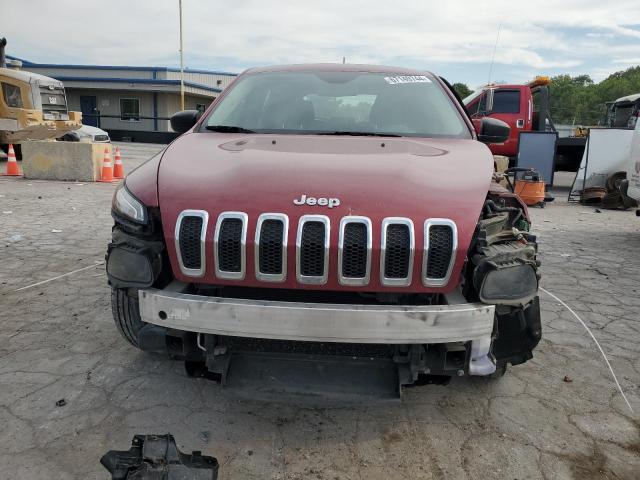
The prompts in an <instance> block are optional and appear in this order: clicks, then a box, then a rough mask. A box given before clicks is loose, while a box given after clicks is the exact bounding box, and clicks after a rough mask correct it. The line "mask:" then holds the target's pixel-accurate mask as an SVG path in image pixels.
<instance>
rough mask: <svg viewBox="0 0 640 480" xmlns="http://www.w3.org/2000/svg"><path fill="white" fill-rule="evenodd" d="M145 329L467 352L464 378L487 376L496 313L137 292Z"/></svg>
mask: <svg viewBox="0 0 640 480" xmlns="http://www.w3.org/2000/svg"><path fill="white" fill-rule="evenodd" d="M139 303H140V316H141V319H142V320H143V321H144V322H147V323H149V324H153V325H157V326H160V327H165V328H168V329H174V330H179V331H186V332H196V333H200V334H210V335H221V336H231V337H249V338H260V339H276V340H290V341H305V342H339V343H355V344H390V345H393V344H396V345H399V344H403V345H416V344H421V345H434V344H452V343H464V344H468V345H470V351H469V356H468V359H469V361H468V366H467V372H468V373H469V374H470V375H489V374H491V373H493V372H494V371H495V369H496V367H495V362H494V360H493V357H492V355H491V353H490V352H491V342H492V332H493V328H494V313H495V312H494V306H492V305H484V304H480V303H472V304H469V303H450V304H448V305H410V306H407V305H397V306H396V305H353V304H325V303H302V302H283V301H267V300H246V299H238V298H225V297H209V296H201V295H192V294H186V293H179V292H175V291H171V290H157V289H145V290H140V291H139Z"/></svg>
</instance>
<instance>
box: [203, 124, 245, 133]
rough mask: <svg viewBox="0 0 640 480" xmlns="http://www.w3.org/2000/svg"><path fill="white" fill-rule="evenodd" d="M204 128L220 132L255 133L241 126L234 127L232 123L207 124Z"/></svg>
mask: <svg viewBox="0 0 640 480" xmlns="http://www.w3.org/2000/svg"><path fill="white" fill-rule="evenodd" d="M205 128H206V129H207V130H211V131H212V132H222V133H256V132H254V131H253V130H249V129H246V128H242V127H236V126H233V125H207V126H206V127H205Z"/></svg>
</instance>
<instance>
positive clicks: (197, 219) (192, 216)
mask: <svg viewBox="0 0 640 480" xmlns="http://www.w3.org/2000/svg"><path fill="white" fill-rule="evenodd" d="M208 219H209V215H208V214H207V212H205V211H202V210H185V211H183V212H182V213H181V214H180V215H179V216H178V219H177V221H176V230H175V244H176V254H177V256H178V263H179V264H180V271H181V272H182V273H184V274H185V275H189V276H191V277H201V276H203V275H204V270H205V249H204V241H205V237H206V232H207V221H208Z"/></svg>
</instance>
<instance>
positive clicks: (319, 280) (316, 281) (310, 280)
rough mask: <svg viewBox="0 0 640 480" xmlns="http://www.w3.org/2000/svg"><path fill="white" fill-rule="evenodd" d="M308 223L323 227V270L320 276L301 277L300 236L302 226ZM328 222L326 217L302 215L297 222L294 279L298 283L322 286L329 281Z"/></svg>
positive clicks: (302, 229) (329, 232) (329, 231)
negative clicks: (317, 223) (315, 223)
mask: <svg viewBox="0 0 640 480" xmlns="http://www.w3.org/2000/svg"><path fill="white" fill-rule="evenodd" d="M309 222H319V223H322V224H323V225H324V244H323V252H324V256H323V257H324V258H323V260H324V261H323V269H322V275H303V274H302V265H301V260H302V247H303V245H302V234H303V231H304V226H305V225H306V224H307V223H309ZM330 234H331V230H330V222H329V217H327V216H326V215H303V216H301V217H300V221H299V222H298V232H297V235H296V279H297V280H298V283H303V284H310V285H324V284H325V283H327V280H328V279H329V238H330Z"/></svg>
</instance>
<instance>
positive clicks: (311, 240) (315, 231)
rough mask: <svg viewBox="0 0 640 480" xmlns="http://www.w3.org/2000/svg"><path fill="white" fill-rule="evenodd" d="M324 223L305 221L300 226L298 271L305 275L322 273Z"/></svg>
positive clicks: (312, 275)
mask: <svg viewBox="0 0 640 480" xmlns="http://www.w3.org/2000/svg"><path fill="white" fill-rule="evenodd" d="M324 236H325V231H324V224H323V223H321V222H307V223H306V224H305V225H304V227H302V244H301V246H300V273H302V275H304V276H306V277H321V276H322V275H324Z"/></svg>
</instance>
